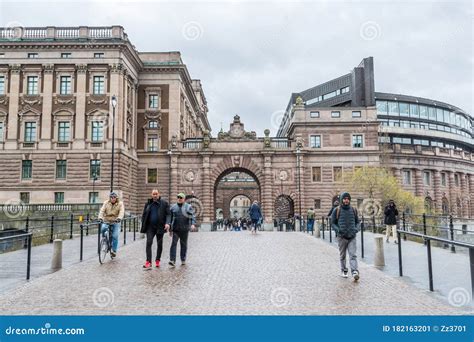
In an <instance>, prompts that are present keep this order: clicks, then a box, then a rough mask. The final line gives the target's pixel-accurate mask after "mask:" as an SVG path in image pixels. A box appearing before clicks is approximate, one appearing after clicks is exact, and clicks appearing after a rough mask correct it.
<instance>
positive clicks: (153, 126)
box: [148, 120, 158, 128]
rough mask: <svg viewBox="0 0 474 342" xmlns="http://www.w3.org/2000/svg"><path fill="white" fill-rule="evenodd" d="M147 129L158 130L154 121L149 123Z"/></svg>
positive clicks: (156, 122)
mask: <svg viewBox="0 0 474 342" xmlns="http://www.w3.org/2000/svg"><path fill="white" fill-rule="evenodd" d="M148 128H158V121H155V120H151V121H149V122H148Z"/></svg>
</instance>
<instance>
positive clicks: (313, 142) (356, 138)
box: [309, 134, 364, 148]
mask: <svg viewBox="0 0 474 342" xmlns="http://www.w3.org/2000/svg"><path fill="white" fill-rule="evenodd" d="M309 147H311V148H321V147H322V144H321V135H320V134H313V135H310V136H309ZM363 147H364V136H363V135H362V134H353V135H352V148H363Z"/></svg>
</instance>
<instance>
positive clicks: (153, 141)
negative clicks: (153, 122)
mask: <svg viewBox="0 0 474 342" xmlns="http://www.w3.org/2000/svg"><path fill="white" fill-rule="evenodd" d="M147 146H148V149H147V151H148V152H156V151H158V137H157V136H156V135H151V136H149V137H148V145H147Z"/></svg>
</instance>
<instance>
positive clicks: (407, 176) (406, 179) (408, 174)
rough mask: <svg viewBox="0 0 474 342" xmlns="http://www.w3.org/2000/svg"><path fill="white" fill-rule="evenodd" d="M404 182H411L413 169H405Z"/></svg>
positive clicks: (406, 183)
mask: <svg viewBox="0 0 474 342" xmlns="http://www.w3.org/2000/svg"><path fill="white" fill-rule="evenodd" d="M403 184H404V185H410V184H411V171H410V170H403Z"/></svg>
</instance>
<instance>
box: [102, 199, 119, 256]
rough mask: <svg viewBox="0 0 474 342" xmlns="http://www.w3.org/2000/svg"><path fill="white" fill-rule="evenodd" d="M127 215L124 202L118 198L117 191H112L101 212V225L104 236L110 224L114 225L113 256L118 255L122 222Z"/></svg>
mask: <svg viewBox="0 0 474 342" xmlns="http://www.w3.org/2000/svg"><path fill="white" fill-rule="evenodd" d="M124 215H125V207H124V205H123V202H122V201H121V200H120V199H119V198H118V195H117V194H116V193H115V192H113V191H112V192H111V193H110V195H109V199H108V200H107V201H105V202H104V204H103V205H102V208H101V209H100V212H99V221H100V222H101V223H102V225H101V229H100V231H101V233H102V236H104V234H105V232H106V231H107V229H108V226H109V225H112V250H111V251H110V255H111V256H112V257H114V258H115V257H116V256H117V250H118V243H119V241H118V240H119V234H120V222H121V221H122V220H123V216H124Z"/></svg>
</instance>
